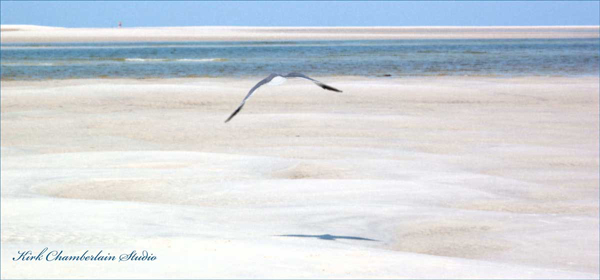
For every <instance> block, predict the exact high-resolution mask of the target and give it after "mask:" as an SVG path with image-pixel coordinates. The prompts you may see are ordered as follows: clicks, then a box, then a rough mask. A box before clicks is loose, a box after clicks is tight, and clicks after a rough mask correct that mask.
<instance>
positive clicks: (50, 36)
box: [0, 25, 600, 43]
mask: <svg viewBox="0 0 600 280" xmlns="http://www.w3.org/2000/svg"><path fill="white" fill-rule="evenodd" d="M0 28H1V31H0V36H1V41H2V43H51V42H57V43H58V42H149V41H171V42H174V41H291V40H297V41H302V40H401V39H406V40H410V39H527V38H531V39H569V38H573V39H575V38H600V26H481V27H471V26H404V27H395V26H394V27H392V26H387V27H386V26H378V27H245V26H190V27H133V28H116V27H115V28H62V27H47V26H35V25H2V26H1V27H0Z"/></svg>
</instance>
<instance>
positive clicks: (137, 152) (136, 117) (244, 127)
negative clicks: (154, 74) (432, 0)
mask: <svg viewBox="0 0 600 280" xmlns="http://www.w3.org/2000/svg"><path fill="white" fill-rule="evenodd" d="M317 78H318V79H319V80H322V81H324V82H327V83H328V84H330V85H332V86H335V87H337V88H340V89H342V90H344V92H343V93H333V92H327V91H322V90H320V89H319V88H318V87H315V86H314V85H312V84H310V83H305V82H303V81H295V80H294V81H290V82H288V83H287V84H286V85H284V86H278V87H264V88H262V89H261V91H260V92H258V93H257V94H256V96H255V97H253V99H251V100H250V101H248V103H247V106H246V107H245V108H244V110H243V111H242V112H241V113H240V114H239V115H238V116H236V117H235V118H234V119H233V120H232V121H231V122H230V123H227V124H224V123H223V121H224V120H225V118H227V116H228V115H229V114H230V113H231V111H232V110H233V109H235V108H236V107H237V105H238V104H239V101H240V100H241V99H242V98H243V97H244V96H245V94H246V91H247V89H248V88H249V87H251V86H252V85H253V84H254V83H255V82H256V81H255V80H254V79H232V78H187V79H146V80H130V79H87V80H86V79H82V80H49V81H3V82H2V88H1V90H2V96H1V106H2V107H1V109H2V116H1V117H2V118H1V120H2V130H1V133H2V135H1V139H2V157H1V159H2V176H1V180H2V260H1V261H2V268H3V269H2V277H5V278H39V277H45V278H48V277H58V278H76V277H90V274H89V272H90V271H93V272H94V277H100V278H111V277H118V278H130V277H142V278H153V277H160V278H165V277H166V278H183V277H185V278H202V277H208V278H221V277H223V278H239V277H242V278H249V277H250V278H252V277H257V278H286V277H291V276H293V277H294V278H324V277H333V278H404V277H407V278H463V277H471V278H598V262H597V260H598V257H599V252H598V244H599V240H598V185H597V184H598V172H597V170H598V165H599V161H598V149H597V143H598V130H597V129H598V119H599V114H598V90H599V86H598V83H599V80H598V78H595V77H571V78H566V77H521V78H486V77H439V78H438V77H421V78H363V77H317ZM44 247H50V249H58V250H64V251H65V252H69V253H72V254H77V253H79V254H80V253H82V252H83V251H85V250H91V251H97V250H100V249H102V250H104V251H105V252H111V253H112V254H121V253H124V252H130V251H131V250H134V249H135V250H138V251H139V250H148V251H150V252H152V253H153V254H154V255H156V256H158V257H159V261H157V262H153V263H128V264H126V265H123V263H118V262H116V263H93V262H91V263H59V264H57V263H51V262H41V263H19V262H13V261H12V260H11V258H12V257H15V254H16V252H17V251H18V250H25V249H29V250H34V252H35V251H39V250H41V249H43V248H44ZM198 264H202V265H200V266H199V265H198ZM33 268H35V269H33Z"/></svg>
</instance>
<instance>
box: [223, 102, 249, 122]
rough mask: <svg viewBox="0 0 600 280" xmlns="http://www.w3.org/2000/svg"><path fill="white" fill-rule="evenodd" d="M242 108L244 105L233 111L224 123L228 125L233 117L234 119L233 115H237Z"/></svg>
mask: <svg viewBox="0 0 600 280" xmlns="http://www.w3.org/2000/svg"><path fill="white" fill-rule="evenodd" d="M242 107H244V104H242V105H240V107H238V108H237V109H235V111H233V113H231V115H230V116H229V118H227V119H226V120H225V123H228V122H229V121H230V120H231V119H233V117H235V115H237V114H238V113H239V112H240V111H241V110H242Z"/></svg>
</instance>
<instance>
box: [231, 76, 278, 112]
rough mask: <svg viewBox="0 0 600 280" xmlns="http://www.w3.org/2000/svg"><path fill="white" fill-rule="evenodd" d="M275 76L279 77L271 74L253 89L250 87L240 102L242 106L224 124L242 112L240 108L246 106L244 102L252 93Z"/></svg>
mask: <svg viewBox="0 0 600 280" xmlns="http://www.w3.org/2000/svg"><path fill="white" fill-rule="evenodd" d="M277 76H280V75H278V74H271V75H269V76H268V77H266V78H264V79H262V80H261V81H260V82H258V83H257V84H256V85H255V86H254V87H252V88H251V89H250V91H249V92H248V94H247V95H246V97H244V100H242V104H240V106H239V107H238V108H237V109H235V111H233V113H231V116H229V118H227V120H225V122H228V121H230V120H231V119H233V117H235V115H237V113H239V112H240V111H241V110H242V107H244V104H246V100H248V98H250V96H252V94H253V93H254V91H256V90H257V89H258V88H259V87H261V86H262V85H264V84H266V83H268V82H270V81H271V80H273V78H275V77H277Z"/></svg>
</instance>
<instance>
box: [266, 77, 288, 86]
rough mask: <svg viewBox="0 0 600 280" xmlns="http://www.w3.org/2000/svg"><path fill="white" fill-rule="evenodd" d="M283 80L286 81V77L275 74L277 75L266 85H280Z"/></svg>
mask: <svg viewBox="0 0 600 280" xmlns="http://www.w3.org/2000/svg"><path fill="white" fill-rule="evenodd" d="M285 81H287V79H286V78H284V77H281V76H277V77H275V78H273V79H272V80H271V81H270V82H268V83H267V85H269V86H278V85H281V84H283V83H285Z"/></svg>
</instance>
